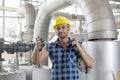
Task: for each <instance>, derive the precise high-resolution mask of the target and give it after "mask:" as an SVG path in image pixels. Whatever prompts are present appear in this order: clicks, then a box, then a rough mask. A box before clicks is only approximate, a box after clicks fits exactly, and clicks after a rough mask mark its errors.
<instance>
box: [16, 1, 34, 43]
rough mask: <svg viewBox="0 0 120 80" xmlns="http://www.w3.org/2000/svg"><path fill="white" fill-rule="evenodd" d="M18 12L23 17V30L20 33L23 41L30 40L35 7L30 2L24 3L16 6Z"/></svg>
mask: <svg viewBox="0 0 120 80" xmlns="http://www.w3.org/2000/svg"><path fill="white" fill-rule="evenodd" d="M18 14H19V15H21V16H23V17H25V32H24V33H23V34H22V38H23V40H24V41H28V42H29V41H32V39H33V30H34V24H35V19H36V13H35V8H34V7H33V5H32V4H29V3H25V4H23V5H22V6H20V7H19V8H18Z"/></svg>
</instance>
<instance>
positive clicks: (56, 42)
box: [55, 37, 73, 46]
mask: <svg viewBox="0 0 120 80" xmlns="http://www.w3.org/2000/svg"><path fill="white" fill-rule="evenodd" d="M72 41H73V40H72V39H71V38H70V37H69V42H68V46H70V45H72ZM55 44H56V45H57V46H61V44H60V42H59V38H57V40H56V41H55Z"/></svg>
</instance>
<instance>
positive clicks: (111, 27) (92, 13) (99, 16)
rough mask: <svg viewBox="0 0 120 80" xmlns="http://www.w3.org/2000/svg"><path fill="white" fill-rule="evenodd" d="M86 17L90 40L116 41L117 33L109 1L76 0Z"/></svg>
mask: <svg viewBox="0 0 120 80" xmlns="http://www.w3.org/2000/svg"><path fill="white" fill-rule="evenodd" d="M76 4H78V5H79V6H80V7H81V9H82V11H83V13H84V16H85V19H86V22H87V27H88V29H87V30H88V39H89V40H94V39H116V38H117V34H116V33H117V31H116V26H115V20H114V16H113V13H112V9H111V7H110V5H109V2H108V0H76Z"/></svg>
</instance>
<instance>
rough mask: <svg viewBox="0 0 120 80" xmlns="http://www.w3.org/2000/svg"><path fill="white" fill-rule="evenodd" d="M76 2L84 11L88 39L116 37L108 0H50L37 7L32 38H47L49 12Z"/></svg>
mask: <svg viewBox="0 0 120 80" xmlns="http://www.w3.org/2000/svg"><path fill="white" fill-rule="evenodd" d="M73 3H75V4H78V5H79V6H80V7H81V9H82V11H83V12H84V16H85V19H86V21H87V27H88V39H89V40H93V39H116V38H117V34H116V32H117V31H116V27H115V20H114V16H113V14H112V9H111V8H110V5H109V2H108V0H60V1H59V0H52V1H47V2H46V3H44V4H43V5H42V6H40V8H39V12H38V16H37V19H36V22H35V29H34V35H33V36H34V38H36V36H41V37H42V38H44V39H45V40H47V36H48V30H49V25H48V24H49V23H50V18H51V16H50V15H51V14H52V13H53V12H54V11H56V10H58V9H60V8H63V7H67V6H70V5H71V4H73ZM53 4H56V5H53Z"/></svg>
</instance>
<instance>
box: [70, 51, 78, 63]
mask: <svg viewBox="0 0 120 80" xmlns="http://www.w3.org/2000/svg"><path fill="white" fill-rule="evenodd" d="M69 61H70V63H72V64H74V65H76V63H77V57H76V55H75V53H73V52H72V53H70V54H69Z"/></svg>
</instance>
